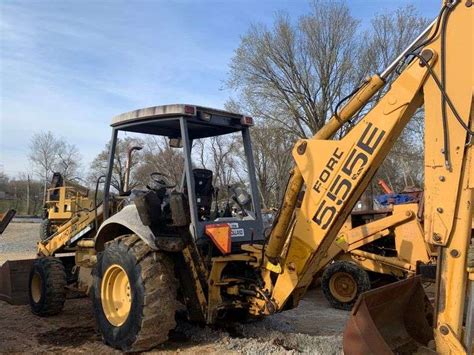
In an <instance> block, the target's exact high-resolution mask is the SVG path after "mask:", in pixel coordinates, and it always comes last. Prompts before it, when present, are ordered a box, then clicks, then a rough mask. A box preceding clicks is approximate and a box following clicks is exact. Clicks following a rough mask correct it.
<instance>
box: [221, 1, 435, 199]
mask: <svg viewBox="0 0 474 355" xmlns="http://www.w3.org/2000/svg"><path fill="white" fill-rule="evenodd" d="M312 5H313V6H312V11H311V13H310V14H308V15H306V16H303V17H301V18H299V19H298V20H297V21H295V22H292V21H291V20H290V19H289V18H288V16H285V15H283V14H279V15H278V16H276V18H275V20H274V23H273V26H272V27H271V28H267V27H265V26H263V25H253V26H251V27H250V29H249V30H248V32H247V33H246V34H245V35H244V36H243V37H242V40H241V43H240V45H239V47H238V48H237V49H236V51H235V54H234V57H233V59H232V62H231V65H230V75H229V80H228V86H229V88H230V89H233V90H234V96H233V98H232V99H230V100H229V101H228V102H227V105H226V106H227V107H228V108H229V109H231V110H234V111H240V112H246V113H248V114H250V115H252V116H254V117H255V118H257V121H259V122H260V124H259V125H257V126H256V127H254V128H253V135H255V136H257V137H258V138H257V139H254V150H255V161H256V165H257V175H258V179H259V185H260V189H261V195H262V199H263V200H264V201H265V202H267V204H268V201H271V200H272V197H269V196H271V195H272V193H274V192H275V189H276V187H277V186H279V185H277V184H276V183H275V182H272V181H271V177H273V176H275V173H274V172H275V171H276V170H273V169H274V166H273V165H274V164H275V163H276V162H278V161H279V160H278V159H276V158H277V156H276V155H275V156H272V155H271V154H272V152H273V151H276V148H275V147H278V144H277V143H276V142H278V141H279V140H281V135H282V134H281V132H280V131H278V130H277V128H280V129H281V130H283V132H286V133H287V136H286V138H287V140H288V141H291V140H292V141H293V142H294V141H295V140H296V139H295V136H300V137H307V136H310V135H312V134H314V133H315V132H316V131H317V130H319V129H320V128H321V127H322V125H324V123H325V122H326V120H327V119H328V118H329V117H330V116H331V115H332V114H333V109H334V107H335V106H336V104H337V103H338V102H339V101H340V99H341V98H342V97H344V96H346V95H347V94H348V93H349V92H350V91H352V90H353V89H354V88H355V87H357V86H358V85H359V84H360V83H361V82H362V81H363V79H364V78H365V77H366V76H367V75H370V74H373V73H376V72H380V71H381V70H382V69H384V68H385V67H386V66H387V65H388V64H389V63H390V62H392V61H393V60H394V59H395V57H396V56H397V55H398V54H399V53H400V52H401V51H402V50H403V49H404V48H405V47H406V46H407V45H408V44H409V43H410V42H411V41H412V40H413V39H414V38H415V37H416V36H417V35H418V34H419V33H420V32H421V31H422V30H423V29H424V28H425V27H426V26H427V24H428V21H427V19H425V18H423V17H422V16H420V15H419V14H418V13H417V11H416V10H415V8H414V7H412V6H405V7H401V8H399V9H397V10H396V11H394V12H384V13H381V14H378V15H376V16H375V17H374V18H373V19H372V21H371V23H370V27H369V28H368V29H367V30H365V31H361V30H359V28H358V20H356V19H355V18H353V17H352V16H351V14H350V11H349V9H348V7H347V6H346V5H345V4H344V3H340V2H322V1H314V2H313V4H312ZM393 79H394V78H391V80H393ZM389 86H390V85H387V88H389ZM385 92H386V91H383V90H382V91H381V92H380V95H377V96H376V97H375V98H374V100H372V101H371V102H370V103H369V104H368V105H367V106H366V108H365V109H364V110H362V111H361V112H360V113H359V114H358V115H356V117H355V119H354V120H353V122H357V120H358V119H360V118H361V117H363V116H364V115H365V114H366V113H367V112H368V110H369V109H370V108H371V107H372V106H373V105H374V104H375V103H376V102H377V101H378V100H379V99H380V97H381V96H382V95H383V94H384V93H385ZM422 119H423V115H422V113H419V114H417V115H416V116H415V118H414V119H413V120H412V121H411V122H410V124H409V125H408V127H407V129H406V130H405V131H404V133H403V135H402V137H401V138H400V140H399V141H398V142H397V144H396V146H395V148H394V150H393V153H392V154H391V155H389V157H388V158H387V160H386V162H385V163H384V165H383V166H382V168H381V169H380V170H379V172H378V174H379V176H381V177H384V178H387V176H389V177H390V178H391V180H393V183H394V185H395V188H396V189H401V188H403V186H402V185H403V184H404V183H405V181H407V182H408V183H412V182H413V183H415V184H417V183H418V182H419V181H420V171H422V159H420V156H421V155H422V139H423V138H422V135H420V134H419V133H420V132H422V131H423V129H422ZM420 125H421V126H420ZM350 127H351V125H347V127H344V128H343V129H342V130H341V131H340V132H339V134H338V136H337V137H338V138H340V137H342V136H343V135H344V134H345V133H347V132H348V130H350ZM269 129H270V131H269ZM269 132H272V133H269ZM288 133H290V134H289V135H288ZM415 133H416V135H415ZM262 135H263V136H265V139H261V137H262ZM288 145H289V146H292V144H290V143H289V142H288ZM281 154H283V155H284V156H285V158H286V161H290V162H291V161H292V158H291V149H290V148H287V150H286V151H282V153H281ZM278 157H281V155H279V156H278ZM400 158H401V159H402V160H403V162H400ZM282 161H285V159H282ZM285 164H286V163H285ZM285 164H283V165H282V166H286V165H285ZM402 166H403V169H402V168H401V167H402ZM285 173H286V171H285ZM286 177H287V175H285V179H281V180H284V181H285V182H286ZM281 184H282V187H281V188H283V187H284V184H285V183H284V182H281ZM281 188H280V189H281ZM270 191H271V192H272V193H270ZM282 193H283V192H280V194H279V197H281V194H282Z"/></svg>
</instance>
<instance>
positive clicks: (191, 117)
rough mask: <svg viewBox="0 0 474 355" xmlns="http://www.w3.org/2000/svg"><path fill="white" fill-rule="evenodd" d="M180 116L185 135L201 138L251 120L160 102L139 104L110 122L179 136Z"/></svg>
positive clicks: (238, 128)
mask: <svg viewBox="0 0 474 355" xmlns="http://www.w3.org/2000/svg"><path fill="white" fill-rule="evenodd" d="M180 118H182V119H183V120H184V121H185V123H186V124H187V127H188V134H189V138H191V139H196V138H204V137H212V136H219V135H223V134H228V133H232V132H237V131H242V130H243V129H245V128H248V126H251V125H252V124H253V120H252V118H250V117H247V116H244V115H241V114H237V113H232V112H228V111H223V110H219V109H214V108H208V107H202V106H195V105H185V104H177V105H163V106H153V107H147V108H142V109H139V110H135V111H130V112H127V113H122V114H121V115H118V116H115V117H114V118H113V119H112V124H111V126H112V127H113V128H115V129H119V130H121V131H127V132H136V133H144V134H154V135H160V136H167V137H171V138H179V137H181V130H180Z"/></svg>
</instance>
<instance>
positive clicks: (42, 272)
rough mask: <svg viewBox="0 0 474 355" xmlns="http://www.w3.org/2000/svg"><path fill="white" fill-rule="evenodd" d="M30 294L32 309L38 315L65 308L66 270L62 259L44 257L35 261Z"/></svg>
mask: <svg viewBox="0 0 474 355" xmlns="http://www.w3.org/2000/svg"><path fill="white" fill-rule="evenodd" d="M28 294H29V302H30V308H31V311H32V312H33V313H34V314H36V315H38V316H52V315H55V314H58V313H60V312H61V311H62V310H63V307H64V302H65V301H66V271H65V269H64V265H63V263H62V262H61V260H59V259H58V258H54V257H42V258H38V259H36V260H35V261H34V262H33V266H32V267H31V271H30V277H29V292H28Z"/></svg>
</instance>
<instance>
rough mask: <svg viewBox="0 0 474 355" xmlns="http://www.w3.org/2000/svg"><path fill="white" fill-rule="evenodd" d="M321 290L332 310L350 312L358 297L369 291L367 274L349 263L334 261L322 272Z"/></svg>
mask: <svg viewBox="0 0 474 355" xmlns="http://www.w3.org/2000/svg"><path fill="white" fill-rule="evenodd" d="M347 284H349V285H347ZM321 288H322V289H323V293H324V296H325V297H326V299H327V300H328V301H329V303H330V304H331V306H332V307H333V308H337V309H343V310H346V311H350V310H351V309H352V306H354V303H355V302H356V301H357V298H358V297H359V295H360V294H361V293H363V292H365V291H368V290H370V279H369V274H368V273H367V271H365V270H363V269H361V268H360V267H358V266H357V265H355V264H354V263H351V262H349V261H335V262H334V263H332V264H331V265H329V266H328V267H327V268H326V270H324V273H323V276H322V278H321ZM338 291H339V292H338Z"/></svg>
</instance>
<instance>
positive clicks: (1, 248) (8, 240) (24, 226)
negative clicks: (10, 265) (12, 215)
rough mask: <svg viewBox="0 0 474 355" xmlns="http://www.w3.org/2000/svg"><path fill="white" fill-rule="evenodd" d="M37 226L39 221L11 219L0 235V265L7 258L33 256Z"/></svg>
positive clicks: (37, 236) (37, 232)
mask: <svg viewBox="0 0 474 355" xmlns="http://www.w3.org/2000/svg"><path fill="white" fill-rule="evenodd" d="M39 228H40V224H39V223H30V222H23V221H21V222H16V221H15V220H13V221H12V222H11V223H10V224H9V225H8V227H7V229H5V231H4V232H3V234H2V235H0V265H1V264H3V263H4V262H5V261H6V260H8V259H10V260H15V259H29V258H34V257H35V255H36V242H37V241H38V240H39Z"/></svg>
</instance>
